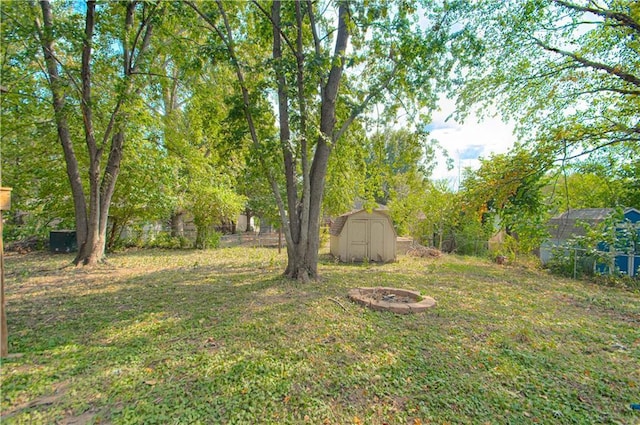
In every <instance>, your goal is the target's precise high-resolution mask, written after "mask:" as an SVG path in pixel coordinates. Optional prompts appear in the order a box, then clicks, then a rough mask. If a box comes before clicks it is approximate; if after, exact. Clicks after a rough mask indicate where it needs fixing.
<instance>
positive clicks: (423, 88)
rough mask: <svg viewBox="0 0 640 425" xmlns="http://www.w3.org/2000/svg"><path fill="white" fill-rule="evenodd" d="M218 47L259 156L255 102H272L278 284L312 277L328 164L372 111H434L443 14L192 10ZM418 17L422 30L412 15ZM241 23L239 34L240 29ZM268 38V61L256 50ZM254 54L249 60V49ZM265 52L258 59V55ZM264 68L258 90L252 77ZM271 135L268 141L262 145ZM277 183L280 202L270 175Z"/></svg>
mask: <svg viewBox="0 0 640 425" xmlns="http://www.w3.org/2000/svg"><path fill="white" fill-rule="evenodd" d="M189 4H190V6H191V7H192V8H193V9H194V10H195V11H196V12H197V13H198V14H199V15H200V16H201V17H202V18H203V19H204V21H205V22H207V24H208V25H209V27H210V29H211V30H212V32H213V33H214V34H216V35H217V36H218V37H219V38H220V39H221V40H223V42H224V44H225V47H226V50H227V53H228V55H229V57H230V60H231V63H232V64H233V65H234V66H235V70H236V79H237V81H238V85H239V88H240V91H241V93H242V104H243V108H244V113H245V118H246V120H247V125H248V128H249V132H250V135H251V140H252V141H253V144H254V147H255V149H256V150H258V151H261V150H263V147H264V145H265V144H266V143H267V142H266V141H265V139H263V138H262V137H261V135H260V134H259V132H258V131H257V129H256V128H255V108H254V105H255V99H256V98H259V97H261V96H264V95H269V94H275V96H276V100H277V119H278V124H279V135H278V138H277V141H278V144H277V145H278V149H279V150H280V161H281V162H280V164H281V166H279V167H277V168H274V167H269V166H270V165H272V164H267V163H266V161H264V162H263V168H264V171H265V173H266V176H267V178H268V180H269V182H270V184H271V188H272V191H273V194H274V197H275V199H276V203H277V205H278V210H279V214H280V220H281V222H282V228H283V231H284V234H285V238H286V241H287V253H288V264H287V268H286V271H285V274H286V275H287V276H289V277H292V278H297V279H301V280H308V279H309V278H312V279H313V278H316V276H317V262H318V247H319V228H320V216H321V206H322V200H323V196H324V188H325V178H326V175H327V167H328V162H329V156H330V153H331V152H332V150H334V148H335V146H336V145H337V144H339V143H340V142H341V140H342V139H343V137H344V135H345V133H346V132H347V131H348V130H349V127H350V126H351V124H352V123H353V122H354V121H355V120H356V119H358V118H360V117H361V116H362V115H363V114H364V113H366V112H367V111H369V110H370V108H371V107H372V106H373V105H376V104H379V105H384V106H383V107H382V108H383V109H384V111H385V112H384V114H385V116H386V117H388V118H396V115H397V111H398V110H399V109H400V108H403V107H405V108H409V109H412V107H415V106H431V107H432V106H433V104H434V102H435V100H436V99H435V92H434V86H435V85H436V83H437V82H442V81H444V77H445V76H447V74H448V70H449V69H450V66H451V62H452V60H453V59H452V55H449V56H447V55H446V50H447V48H446V46H447V42H448V41H449V39H450V35H451V31H450V27H451V25H452V23H453V19H452V18H453V16H452V15H451V14H450V13H449V6H448V4H445V5H444V6H435V5H430V7H432V9H429V10H425V9H417V7H416V6H414V5H413V4H411V3H407V2H397V3H391V4H390V3H388V2H375V1H374V2H365V3H362V2H353V3H352V2H336V3H335V4H334V3H331V2H316V3H314V2H311V1H295V2H284V3H283V2H280V1H273V2H271V3H270V7H269V5H268V4H266V3H265V2H260V1H253V2H251V3H250V4H246V5H245V4H237V3H235V4H230V3H225V2H223V1H221V0H218V1H216V5H215V8H212V7H209V6H212V4H211V3H206V2H204V3H195V2H189ZM420 12H424V16H423V18H424V19H423V22H425V23H426V24H424V25H423V28H425V29H421V28H420V25H419V24H420V23H419V22H418V20H419V15H420ZM238 21H244V22H245V23H244V24H243V25H237V23H238ZM267 34H270V36H271V37H270V54H269V55H268V56H267V55H266V54H265V51H264V50H263V48H264V46H265V40H268V39H267V38H266V36H267ZM249 43H251V44H250V46H251V48H250V50H248V47H247V45H248V44H249ZM261 48H262V49H261ZM264 64H269V65H270V66H271V69H272V71H271V79H263V80H261V81H260V83H261V84H262V85H261V84H257V83H256V80H258V79H257V78H255V74H254V73H253V70H254V69H261V68H262V66H264ZM269 137H271V135H266V138H267V139H268V138H269ZM278 169H281V170H282V172H283V173H284V177H285V182H286V188H285V190H283V192H284V193H286V197H284V198H283V197H282V196H281V191H280V187H279V182H278V179H277V178H276V176H275V171H277V170H278Z"/></svg>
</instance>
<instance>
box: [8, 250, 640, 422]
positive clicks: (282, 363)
mask: <svg viewBox="0 0 640 425" xmlns="http://www.w3.org/2000/svg"><path fill="white" fill-rule="evenodd" d="M248 253H256V254H260V253H262V254H261V255H256V256H249V255H247V254H248ZM197 254H198V255H194V253H192V255H182V256H178V257H176V258H177V259H174V260H173V261H172V262H171V263H170V264H168V263H167V261H168V259H169V258H174V257H173V256H171V255H169V254H166V253H164V252H158V253H146V252H144V253H135V255H129V254H127V255H123V256H121V257H117V258H115V259H114V264H116V265H115V266H113V268H109V267H107V268H103V269H96V270H94V271H93V272H86V271H79V270H75V269H73V270H63V271H60V273H59V274H56V275H55V276H51V275H47V276H38V275H37V273H34V274H32V275H31V276H29V277H25V278H24V279H23V280H22V281H20V282H17V283H15V285H14V286H13V287H12V290H11V291H12V292H11V294H10V295H11V302H10V304H9V311H8V314H9V324H10V343H11V346H12V351H14V352H15V351H22V352H24V353H25V356H24V357H22V358H19V359H12V360H9V361H8V362H6V364H4V365H3V377H2V379H3V394H4V395H3V400H2V411H3V413H6V412H9V413H15V416H14V417H15V418H17V421H18V422H19V421H22V422H28V421H29V420H31V421H35V422H40V423H47V422H49V423H52V422H55V421H58V420H59V419H60V417H64V416H65V415H67V413H66V412H73V414H74V415H81V414H83V413H85V412H95V416H96V418H98V419H100V421H113V422H114V423H140V422H144V423H168V422H172V421H173V422H175V421H179V422H181V423H192V422H198V421H199V422H203V423H225V422H226V423H302V422H304V421H305V420H307V421H308V422H311V423H323V422H325V421H328V422H329V423H347V422H354V419H353V418H354V417H358V418H359V420H361V421H362V423H372V424H376V423H378V424H381V423H385V422H386V423H413V422H414V419H420V418H421V420H424V421H426V420H431V421H434V422H437V421H449V422H458V423H460V422H461V423H483V422H501V423H528V422H531V421H533V419H536V420H537V421H539V422H541V423H558V422H566V423H590V422H591V423H595V422H599V421H603V420H605V419H607V418H616V419H617V420H620V421H623V422H624V421H625V420H631V416H630V415H629V413H628V412H626V411H625V410H624V408H623V406H624V403H627V404H628V401H629V400H630V397H631V395H632V394H633V387H632V385H637V382H638V379H639V377H638V376H637V372H634V370H635V369H634V367H635V366H634V365H637V361H638V358H639V354H640V353H638V351H637V347H636V346H634V345H632V344H634V337H637V328H634V327H633V325H632V324H630V323H627V322H624V321H621V320H612V318H611V317H609V316H607V315H606V314H604V312H605V308H607V309H611V308H616V309H617V310H618V311H619V312H620V313H621V314H633V313H634V312H636V311H637V308H638V307H637V306H636V307H633V305H632V304H633V303H631V302H629V305H627V304H626V301H625V300H624V298H620V297H619V294H616V293H615V292H613V293H612V294H607V293H603V292H602V291H600V290H599V289H597V288H586V287H580V286H579V285H577V284H574V283H571V282H569V283H567V282H566V281H559V282H548V281H546V282H545V281H544V279H543V278H542V277H541V275H540V274H535V273H528V272H527V273H520V272H517V271H514V270H511V269H507V268H500V267H496V266H493V265H491V264H488V263H482V262H476V263H473V264H467V265H466V266H465V264H463V263H462V262H461V261H459V260H457V259H455V258H452V259H447V260H446V261H445V260H443V261H431V260H424V261H422V260H408V259H402V260H401V261H400V262H398V263H393V264H387V265H381V266H377V265H376V266H374V265H371V264H370V265H366V266H364V265H344V264H333V263H330V264H326V263H322V264H321V270H320V272H321V275H322V280H321V281H320V282H317V283H312V284H302V283H299V282H295V281H290V280H287V279H283V278H282V277H280V273H281V263H279V262H278V261H280V260H279V259H276V260H275V261H274V260H273V258H272V255H273V253H272V252H267V251H248V250H235V251H233V250H231V251H229V252H222V253H216V254H215V256H216V258H215V259H211V258H210V257H209V256H210V255H213V254H212V253H204V254H199V253H197ZM227 255H228V256H229V257H226V256H227ZM231 257H235V258H231ZM56 261H57V260H56ZM145 264H148V265H149V266H148V267H152V266H153V267H163V268H162V269H159V270H145V267H146V266H145ZM12 267H14V270H16V267H15V266H12ZM47 267H48V266H47ZM135 267H139V270H137V271H136V270H134V271H133V272H131V273H128V274H126V273H121V274H118V273H112V272H113V271H116V272H117V271H118V270H120V271H121V272H122V271H123V269H125V268H135ZM45 278H46V279H45ZM355 286H396V287H402V288H409V289H417V290H419V291H420V292H421V293H423V294H425V295H430V296H433V297H434V298H436V300H437V301H438V306H437V307H436V308H435V309H432V310H429V311H428V312H426V313H422V314H418V315H411V316H396V315H393V314H390V313H380V312H373V311H370V310H368V309H366V308H363V307H361V306H358V305H355V304H351V303H350V302H349V301H348V300H347V299H346V293H347V291H348V289H350V288H352V287H355ZM587 291H590V292H587ZM17 294H19V296H17ZM563 296H567V297H571V298H569V302H565V301H564V300H563V298H562V297H563ZM572 300H579V301H580V302H576V303H573V302H570V301H572ZM636 300H637V299H636ZM336 301H338V302H336ZM631 301H633V300H631ZM613 338H617V340H616V341H613ZM614 342H616V343H619V345H620V346H622V347H624V349H621V348H619V346H617V345H614V344H613V343H614ZM612 347H613V348H612ZM616 347H618V348H616ZM585 370H587V371H589V373H588V374H585ZM64 381H69V382H71V384H70V390H69V391H68V393H66V394H65V396H64V397H62V398H60V399H59V400H57V401H56V403H55V404H53V405H51V406H49V407H46V408H45V407H42V406H33V405H32V407H29V408H21V407H20V406H25V404H24V402H23V401H24V400H25V399H26V400H32V399H34V398H36V397H38V396H41V395H46V394H48V393H50V392H51V389H52V387H53V386H54V385H56V384H58V383H60V382H64ZM28 405H29V404H27V406H28ZM38 415H40V416H38ZM559 418H560V420H559ZM94 419H95V418H94ZM565 419H566V420H565ZM95 420H96V421H97V419H95Z"/></svg>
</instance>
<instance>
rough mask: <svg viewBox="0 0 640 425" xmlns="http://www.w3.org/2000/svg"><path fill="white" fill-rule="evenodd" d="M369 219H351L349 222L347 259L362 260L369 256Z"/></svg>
mask: <svg viewBox="0 0 640 425" xmlns="http://www.w3.org/2000/svg"><path fill="white" fill-rule="evenodd" d="M367 221H368V220H351V222H350V223H349V240H348V245H349V249H348V250H347V251H348V257H349V258H347V260H348V261H351V260H362V259H363V258H365V257H368V246H367V245H368V242H369V240H368V239H369V237H368V236H369V235H368V233H369V232H368V226H367Z"/></svg>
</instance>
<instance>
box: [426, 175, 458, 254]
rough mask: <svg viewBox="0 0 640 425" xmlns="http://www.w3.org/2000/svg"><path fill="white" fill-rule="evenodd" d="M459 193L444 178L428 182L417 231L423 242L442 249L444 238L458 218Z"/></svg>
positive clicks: (454, 226) (454, 225) (455, 224)
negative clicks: (421, 216)
mask: <svg viewBox="0 0 640 425" xmlns="http://www.w3.org/2000/svg"><path fill="white" fill-rule="evenodd" d="M460 211H461V202H460V195H459V194H457V193H454V192H453V190H452V189H451V187H450V186H449V184H448V182H447V181H446V180H439V181H435V182H429V183H428V185H427V190H426V191H425V194H424V200H423V203H422V208H421V212H422V214H423V215H424V217H423V218H422V220H421V222H420V225H419V229H420V230H419V231H420V240H421V242H422V243H423V244H428V245H429V246H434V247H436V248H438V249H440V250H442V249H443V244H444V241H445V238H446V237H447V236H449V235H451V234H452V232H453V229H455V228H456V226H457V225H458V222H459V220H460Z"/></svg>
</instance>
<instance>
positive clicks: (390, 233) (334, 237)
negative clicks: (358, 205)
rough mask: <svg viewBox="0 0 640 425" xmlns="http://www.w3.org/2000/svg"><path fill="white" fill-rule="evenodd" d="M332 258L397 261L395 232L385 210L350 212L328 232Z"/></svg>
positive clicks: (339, 219)
mask: <svg viewBox="0 0 640 425" xmlns="http://www.w3.org/2000/svg"><path fill="white" fill-rule="evenodd" d="M329 233H330V235H331V254H332V255H333V256H335V257H336V258H339V259H340V261H344V262H349V261H363V260H365V259H367V260H370V261H376V262H383V263H384V262H389V261H394V260H395V259H396V236H397V235H396V231H395V229H394V228H393V223H392V221H391V217H389V215H388V214H387V212H386V211H385V210H383V209H374V210H373V211H371V212H367V211H366V210H364V209H361V210H355V211H351V212H350V213H347V214H343V215H341V216H340V217H338V218H337V219H336V220H335V221H334V223H333V224H332V225H331V227H330V229H329Z"/></svg>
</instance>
